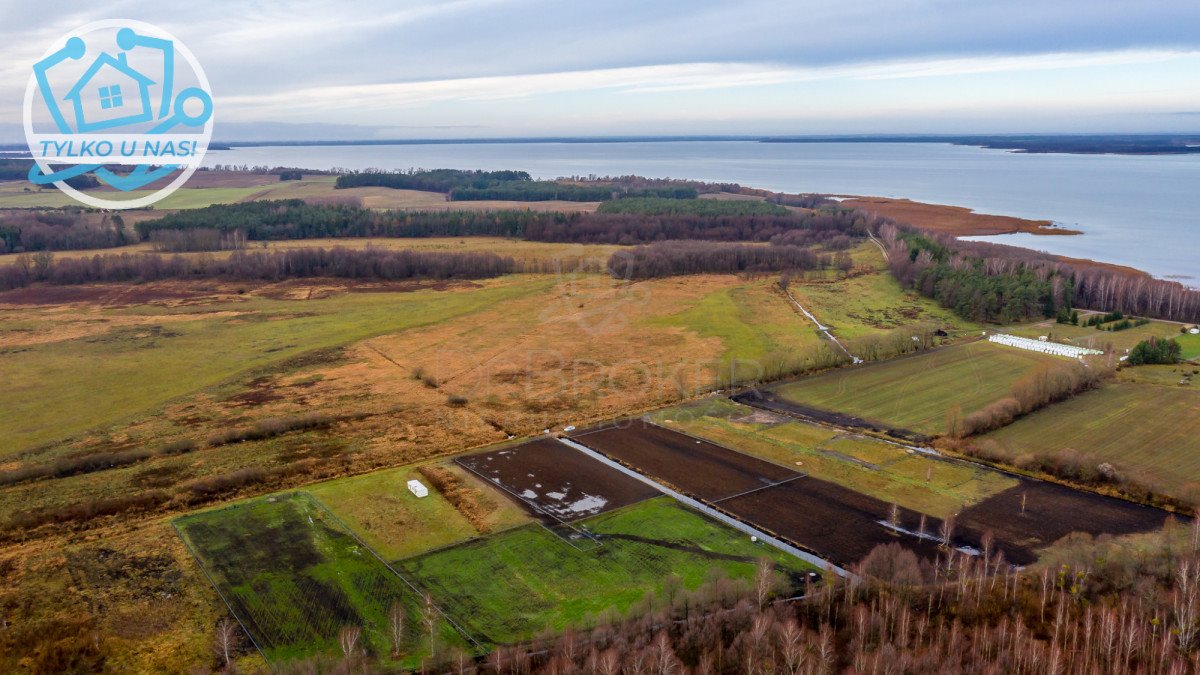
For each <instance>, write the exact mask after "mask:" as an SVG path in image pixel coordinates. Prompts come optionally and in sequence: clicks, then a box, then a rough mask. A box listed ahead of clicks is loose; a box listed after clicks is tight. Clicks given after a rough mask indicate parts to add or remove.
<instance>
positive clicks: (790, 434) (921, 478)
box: [650, 399, 1016, 518]
mask: <svg viewBox="0 0 1200 675" xmlns="http://www.w3.org/2000/svg"><path fill="white" fill-rule="evenodd" d="M715 401H725V405H720V406H718V405H714V404H713V403H712V402H715ZM731 406H732V407H733V409H731ZM753 412H754V411H753V409H752V408H749V407H746V406H741V405H738V404H736V403H733V402H731V401H729V400H728V399H710V400H706V401H701V402H699V403H696V404H689V405H685V406H678V407H675V408H668V409H666V410H660V411H657V412H655V413H653V414H652V415H651V416H650V417H651V419H653V420H654V421H655V422H657V423H659V424H662V425H663V426H665V427H668V428H671V429H678V430H680V431H684V432H686V433H689V434H692V435H694V436H699V437H701V438H707V439H709V440H711V441H713V442H715V443H719V444H721V445H724V446H726V447H729V448H734V449H736V450H739V451H741V452H745V453H747V454H751V455H756V456H759V457H762V458H764V459H768V460H771V461H773V462H776V463H778V464H783V465H786V466H789V467H794V468H795V469H796V470H797V471H803V472H805V473H808V474H811V475H812V476H815V477H817V478H820V479H823V480H827V481H830V482H832V483H837V484H839V485H842V486H845V487H848V488H850V489H852V490H856V491H858V492H861V493H863V494H867V495H870V496H872V497H876V498H878V499H881V500H883V501H886V502H891V503H894V504H899V505H900V506H904V507H907V508H910V509H913V510H914V511H920V512H922V513H927V514H929V515H932V516H937V517H939V518H941V517H945V516H948V515H951V514H953V513H956V512H958V511H960V510H962V508H963V507H965V506H967V505H970V504H973V503H975V502H978V501H980V500H982V499H984V498H986V497H988V496H991V495H993V494H996V493H998V492H1000V491H1002V490H1004V489H1006V488H1009V487H1011V486H1013V485H1015V484H1016V481H1015V480H1014V479H1012V478H1010V477H1008V476H1006V475H1004V474H1002V473H999V472H996V471H991V470H988V469H985V468H983V467H979V466H972V465H967V464H964V463H958V462H945V461H940V460H937V459H932V458H930V457H927V456H925V455H921V454H919V453H913V452H910V451H907V450H905V449H904V448H901V447H898V446H895V445H891V444H889V443H884V442H883V441H879V440H876V439H872V438H867V437H863V436H857V435H853V434H845V433H842V432H840V431H838V430H836V429H831V428H828V427H821V426H816V425H812V424H807V423H804V422H797V421H790V422H789V421H784V422H782V423H780V422H779V421H774V422H768V421H766V420H769V419H771V418H770V417H763V416H760V415H752V413H753Z"/></svg>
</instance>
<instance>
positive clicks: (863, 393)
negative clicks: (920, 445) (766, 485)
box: [773, 342, 1060, 435]
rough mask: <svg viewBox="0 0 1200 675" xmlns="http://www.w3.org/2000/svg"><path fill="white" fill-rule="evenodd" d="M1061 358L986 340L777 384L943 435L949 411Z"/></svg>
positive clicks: (1000, 393)
mask: <svg viewBox="0 0 1200 675" xmlns="http://www.w3.org/2000/svg"><path fill="white" fill-rule="evenodd" d="M1054 360H1060V359H1056V357H1052V356H1047V355H1044V354H1038V353H1036V352H1031V351H1026V350H1022V349H1015V348H1006V347H1002V346H999V345H994V344H991V343H988V342H971V343H967V344H959V345H954V346H951V347H945V348H942V349H937V350H935V351H932V352H924V353H918V354H916V355H913V356H908V357H902V358H897V359H892V360H890V361H884V362H882V363H877V364H870V365H866V366H860V367H856V368H842V369H838V370H835V371H832V372H828V373H824V374H821V375H817V376H814V377H808V378H803V379H800V380H797V381H795V382H790V383H787V384H783V385H779V386H777V387H774V388H773V389H774V390H775V391H776V392H777V393H778V394H779V395H780V396H782V397H784V398H786V399H788V400H791V401H795V402H797V403H801V404H803V405H808V406H813V407H815V408H821V409H824V410H832V411H837V412H842V413H848V414H851V415H855V416H858V417H863V418H866V419H869V420H875V421H878V422H883V423H886V424H889V425H892V426H896V427H901V428H905V429H910V430H912V431H917V432H920V433H924V434H930V435H936V434H940V433H943V432H944V431H945V426H946V412H947V410H949V409H950V408H951V406H953V405H956V404H957V405H961V406H962V411H963V414H964V415H966V414H970V413H972V412H974V411H976V410H979V409H980V408H982V407H984V406H986V405H988V404H989V403H991V402H993V401H996V400H998V399H1000V398H1003V397H1004V396H1007V395H1008V393H1009V388H1010V387H1011V385H1012V383H1013V382H1015V381H1016V380H1017V379H1019V378H1020V377H1021V376H1023V375H1025V374H1026V373H1028V372H1030V371H1032V370H1033V369H1035V368H1037V366H1038V365H1040V364H1043V363H1046V362H1047V361H1054Z"/></svg>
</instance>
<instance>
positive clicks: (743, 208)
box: [596, 197, 788, 216]
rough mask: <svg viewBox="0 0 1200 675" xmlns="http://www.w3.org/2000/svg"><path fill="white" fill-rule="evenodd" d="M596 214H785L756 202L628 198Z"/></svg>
mask: <svg viewBox="0 0 1200 675" xmlns="http://www.w3.org/2000/svg"><path fill="white" fill-rule="evenodd" d="M596 212H597V213H638V214H642V215H647V216H663V215H672V214H688V215H694V216H786V215H788V210H787V209H786V208H784V207H782V206H777V205H775V204H769V203H767V202H764V201H759V200H757V199H663V198H660V197H628V198H626V199H614V200H612V201H608V202H604V203H603V204H601V205H600V208H599V209H597V210H596Z"/></svg>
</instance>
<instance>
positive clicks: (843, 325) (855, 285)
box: [791, 243, 974, 340]
mask: <svg viewBox="0 0 1200 675" xmlns="http://www.w3.org/2000/svg"><path fill="white" fill-rule="evenodd" d="M853 253H854V259H855V264H857V265H872V266H874V265H881V264H882V263H883V256H882V255H880V253H879V249H878V248H876V247H875V245H874V244H871V243H867V244H863V245H861V246H859V247H858V248H857V249H855V251H854V252H853ZM791 291H792V295H794V296H795V297H796V300H797V301H798V302H800V303H801V304H802V305H804V306H805V307H806V308H807V309H808V311H810V312H812V313H813V315H815V316H816V317H817V319H819V320H820V321H821V323H823V324H825V325H826V326H829V327H830V328H831V329H832V331H833V334H834V335H836V336H838V337H839V338H845V339H850V340H852V339H854V338H856V337H860V336H863V335H869V334H872V333H878V332H879V331H886V330H892V329H896V328H901V327H903V326H911V325H913V324H916V323H936V324H938V325H944V326H956V327H962V328H974V325H973V324H970V323H967V322H965V321H963V320H962V319H961V318H959V317H957V316H955V315H954V314H953V313H952V312H950V311H949V310H947V309H943V308H941V307H939V306H938V305H937V303H935V302H933V301H932V300H929V299H927V298H923V297H921V296H919V295H917V294H916V293H913V292H911V291H906V290H904V289H903V288H901V287H900V284H899V283H897V282H896V280H895V279H893V278H892V276H891V274H889V273H888V272H887V271H886V269H880V270H879V271H876V272H873V273H870V274H863V275H860V276H856V277H850V278H848V279H839V280H836V281H827V282H823V283H822V282H818V283H808V284H802V285H801V284H796V285H793V286H792V288H791Z"/></svg>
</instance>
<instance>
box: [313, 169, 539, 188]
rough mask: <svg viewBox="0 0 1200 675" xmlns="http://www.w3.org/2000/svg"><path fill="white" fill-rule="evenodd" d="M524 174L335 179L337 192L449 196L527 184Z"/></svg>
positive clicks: (437, 172) (358, 174)
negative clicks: (460, 190) (410, 192)
mask: <svg viewBox="0 0 1200 675" xmlns="http://www.w3.org/2000/svg"><path fill="white" fill-rule="evenodd" d="M529 180H531V178H530V176H529V173H528V172H525V171H464V170H460V169H433V170H429V171H355V172H351V173H344V174H342V175H340V176H338V177H337V182H336V183H335V184H334V185H335V186H336V187H338V188H353V187H388V188H395V189H398V190H425V191H427V192H443V193H445V192H450V191H451V190H453V189H455V188H464V187H476V188H483V187H488V186H489V185H493V184H495V183H500V182H514V181H529Z"/></svg>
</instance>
